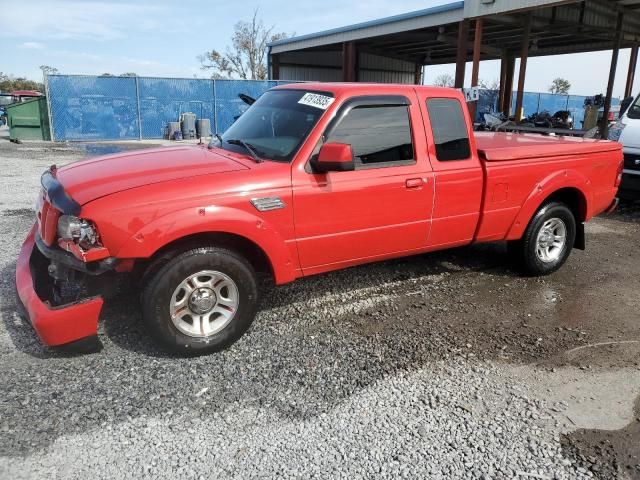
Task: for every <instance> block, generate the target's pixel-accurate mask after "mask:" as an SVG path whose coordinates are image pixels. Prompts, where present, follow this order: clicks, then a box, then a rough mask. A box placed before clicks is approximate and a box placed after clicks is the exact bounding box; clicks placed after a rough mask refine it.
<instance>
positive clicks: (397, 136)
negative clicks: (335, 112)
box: [325, 105, 415, 170]
mask: <svg viewBox="0 0 640 480" xmlns="http://www.w3.org/2000/svg"><path fill="white" fill-rule="evenodd" d="M325 141H327V142H338V143H348V144H349V145H351V149H352V150H353V157H354V163H355V168H356V170H357V169H365V168H379V167H388V166H396V165H410V164H413V163H415V159H414V153H413V142H412V139H411V123H410V121H409V109H408V107H407V106H406V105H370V106H369V105H359V106H357V107H354V108H352V109H351V110H350V111H349V112H348V113H347V114H346V115H345V116H344V118H343V119H342V120H341V121H340V123H339V124H338V125H337V126H336V127H335V128H334V129H333V130H332V131H331V133H330V134H329V137H328V138H327V139H326V140H325Z"/></svg>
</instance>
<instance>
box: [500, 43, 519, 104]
mask: <svg viewBox="0 0 640 480" xmlns="http://www.w3.org/2000/svg"><path fill="white" fill-rule="evenodd" d="M515 71H516V57H514V56H513V55H507V70H506V72H505V79H504V98H503V99H502V105H501V106H500V111H501V112H502V113H504V114H505V115H506V116H507V117H508V116H510V115H511V102H512V98H513V75H514V74H515Z"/></svg>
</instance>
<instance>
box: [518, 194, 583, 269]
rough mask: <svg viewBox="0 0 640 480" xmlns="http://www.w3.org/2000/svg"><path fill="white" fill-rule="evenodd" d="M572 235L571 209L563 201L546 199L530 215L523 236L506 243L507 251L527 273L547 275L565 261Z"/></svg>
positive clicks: (574, 222) (569, 251) (573, 239)
mask: <svg viewBox="0 0 640 480" xmlns="http://www.w3.org/2000/svg"><path fill="white" fill-rule="evenodd" d="M575 239H576V219H575V217H574V215H573V212H571V210H570V209H569V208H568V207H567V206H566V205H565V204H564V203H560V202H548V203H546V204H545V205H543V206H542V207H540V209H539V210H538V211H537V212H536V214H535V215H534V217H533V218H532V219H531V221H530V222H529V225H528V226H527V229H526V230H525V232H524V235H523V236H522V239H521V240H518V241H516V242H511V243H510V244H509V251H510V253H511V255H512V256H513V257H514V258H515V259H516V261H517V262H518V263H520V265H521V267H522V268H523V270H524V272H525V273H526V274H528V275H532V276H541V275H549V274H550V273H553V272H555V271H556V270H558V269H559V268H560V267H562V265H564V263H565V262H566V261H567V259H568V258H569V255H570V254H571V250H572V249H573V245H574V242H575Z"/></svg>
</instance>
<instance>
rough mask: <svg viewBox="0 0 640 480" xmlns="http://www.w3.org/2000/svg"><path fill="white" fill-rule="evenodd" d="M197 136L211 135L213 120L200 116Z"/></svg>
mask: <svg viewBox="0 0 640 480" xmlns="http://www.w3.org/2000/svg"><path fill="white" fill-rule="evenodd" d="M196 136H197V137H198V138H202V137H210V136H211V120H209V119H208V118H199V119H197V120H196Z"/></svg>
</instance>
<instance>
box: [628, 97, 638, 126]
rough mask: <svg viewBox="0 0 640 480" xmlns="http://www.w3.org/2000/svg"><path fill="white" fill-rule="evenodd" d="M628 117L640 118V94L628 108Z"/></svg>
mask: <svg viewBox="0 0 640 480" xmlns="http://www.w3.org/2000/svg"><path fill="white" fill-rule="evenodd" d="M627 117H629V118H633V119H634V120H638V119H639V118H640V95H639V96H638V97H637V98H636V99H635V100H634V101H633V103H632V104H631V106H630V107H629V110H627Z"/></svg>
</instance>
